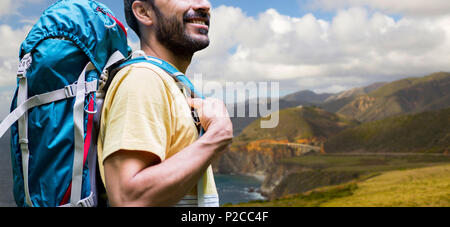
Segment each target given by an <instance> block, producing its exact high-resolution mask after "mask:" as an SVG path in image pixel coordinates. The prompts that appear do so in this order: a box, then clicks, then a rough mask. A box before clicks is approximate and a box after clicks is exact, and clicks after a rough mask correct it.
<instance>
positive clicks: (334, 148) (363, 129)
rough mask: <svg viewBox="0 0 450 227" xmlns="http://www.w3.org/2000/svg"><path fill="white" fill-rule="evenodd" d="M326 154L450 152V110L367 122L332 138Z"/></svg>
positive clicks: (326, 146) (328, 142)
mask: <svg viewBox="0 0 450 227" xmlns="http://www.w3.org/2000/svg"><path fill="white" fill-rule="evenodd" d="M325 150H326V151H327V153H330V152H332V153H342V152H397V153H410V152H414V153H422V152H424V153H443V152H445V151H447V152H448V151H450V108H448V109H443V110H438V111H428V112H423V113H420V114H415V115H401V116H395V117H390V118H386V119H383V120H379V121H373V122H367V123H364V124H362V125H359V126H356V127H354V128H349V129H346V130H344V131H342V132H340V133H338V134H337V135H335V136H332V137H330V138H329V139H328V141H327V142H326V143H325Z"/></svg>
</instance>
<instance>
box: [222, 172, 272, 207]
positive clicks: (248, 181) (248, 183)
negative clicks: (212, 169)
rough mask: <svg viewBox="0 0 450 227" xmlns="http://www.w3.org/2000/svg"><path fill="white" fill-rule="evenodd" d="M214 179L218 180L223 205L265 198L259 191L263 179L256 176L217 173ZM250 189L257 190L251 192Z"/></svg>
mask: <svg viewBox="0 0 450 227" xmlns="http://www.w3.org/2000/svg"><path fill="white" fill-rule="evenodd" d="M214 180H215V181H216V186H217V191H218V193H219V200H220V205H221V206H222V205H224V204H226V203H232V204H237V203H243V202H249V201H252V200H263V199H265V198H264V197H263V196H262V195H261V194H260V193H258V192H257V190H258V189H259V188H260V187H261V184H262V181H260V180H259V179H257V178H255V177H251V176H242V175H221V174H216V175H215V176H214ZM250 189H254V190H255V191H254V192H250V191H249V190H250Z"/></svg>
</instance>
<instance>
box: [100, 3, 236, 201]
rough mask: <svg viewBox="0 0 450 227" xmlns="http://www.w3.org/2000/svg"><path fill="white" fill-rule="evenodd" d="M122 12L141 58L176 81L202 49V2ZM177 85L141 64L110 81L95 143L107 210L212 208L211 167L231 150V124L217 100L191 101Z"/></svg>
mask: <svg viewBox="0 0 450 227" xmlns="http://www.w3.org/2000/svg"><path fill="white" fill-rule="evenodd" d="M124 7H125V16H126V19H127V23H128V25H129V26H130V27H131V28H132V29H133V30H134V31H135V32H136V33H137V34H138V36H139V38H140V41H141V48H142V50H143V51H144V52H145V55H146V56H145V58H147V59H150V58H151V59H153V61H156V62H159V63H161V64H164V65H167V67H169V68H172V69H174V70H175V71H177V70H178V72H176V73H175V74H184V73H185V72H186V70H187V68H188V66H189V64H190V63H191V59H192V57H193V54H194V53H195V52H197V51H199V50H202V49H204V48H206V47H207V46H208V45H209V37H208V31H209V22H210V20H209V19H210V8H211V6H210V3H209V2H208V1H207V0H124ZM177 82H178V83H177ZM179 84H180V82H179V81H176V80H174V77H173V75H169V74H168V73H167V70H163V69H162V68H161V67H157V66H155V65H153V64H149V63H146V62H140V63H139V62H138V63H135V64H130V65H128V66H126V67H124V68H122V69H120V71H119V72H117V74H116V75H115V77H114V79H113V80H112V82H111V84H110V86H109V88H108V92H107V95H106V97H105V100H104V105H103V111H102V116H101V119H102V120H101V125H100V133H99V137H98V159H99V166H100V173H101V176H102V180H103V182H104V185H105V187H106V191H107V194H108V200H109V204H110V205H111V206H173V205H176V206H218V204H219V202H218V194H217V190H216V186H215V182H214V177H213V173H212V168H211V166H210V165H211V163H212V162H213V161H214V160H215V159H216V158H217V157H218V156H220V155H221V153H223V151H224V150H225V148H226V147H227V146H228V145H229V144H230V143H231V141H232V137H233V129H232V124H231V121H230V119H229V116H228V113H227V110H226V107H225V105H224V104H223V102H222V101H220V100H216V99H200V98H192V97H193V96H192V94H191V96H190V95H189V94H188V92H187V91H186V89H180V87H179V86H178V85H179ZM192 88H193V87H191V89H192ZM191 93H193V91H192V90H191ZM193 109H195V110H196V112H197V113H198V114H199V119H198V121H199V122H197V123H199V125H200V127H197V125H196V123H195V122H194V120H193V116H192V113H194V112H192V110H193ZM199 128H200V129H201V130H199Z"/></svg>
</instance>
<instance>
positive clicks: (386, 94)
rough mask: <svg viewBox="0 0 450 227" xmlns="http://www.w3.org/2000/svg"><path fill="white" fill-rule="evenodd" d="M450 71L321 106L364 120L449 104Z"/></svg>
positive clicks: (404, 80) (443, 106)
mask: <svg viewBox="0 0 450 227" xmlns="http://www.w3.org/2000/svg"><path fill="white" fill-rule="evenodd" d="M449 101H450V73H446V72H440V73H434V74H431V75H429V76H426V77H421V78H407V79H403V80H398V81H395V82H392V83H387V84H384V85H382V86H380V87H378V88H377V89H375V90H372V91H370V92H368V93H365V92H359V93H357V94H356V95H351V96H344V97H341V98H335V99H331V100H328V102H326V103H324V104H323V105H322V106H323V107H324V108H325V109H327V110H330V111H335V112H336V113H339V114H342V115H344V116H347V117H350V118H353V119H356V120H358V121H362V122H368V121H374V120H380V119H383V118H386V117H390V116H396V115H401V114H413V113H420V112H424V111H428V110H438V109H443V108H447V107H450V102H449Z"/></svg>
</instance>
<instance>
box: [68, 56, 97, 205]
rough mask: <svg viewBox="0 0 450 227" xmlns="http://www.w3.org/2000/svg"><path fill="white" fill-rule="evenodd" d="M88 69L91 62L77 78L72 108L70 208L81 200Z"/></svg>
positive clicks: (90, 67)
mask: <svg viewBox="0 0 450 227" xmlns="http://www.w3.org/2000/svg"><path fill="white" fill-rule="evenodd" d="M90 69H95V68H94V65H93V64H92V63H91V62H89V63H88V64H87V65H86V67H85V68H84V69H83V72H81V74H80V76H79V77H78V81H77V91H76V95H75V104H74V106H73V123H74V136H75V138H74V142H75V152H74V155H73V167H72V183H71V185H72V188H71V194H70V204H71V205H72V206H77V204H78V202H79V201H80V200H81V190H82V188H81V187H82V184H83V166H84V101H85V95H86V87H85V86H84V84H85V83H86V82H85V81H86V72H87V71H89V70H90Z"/></svg>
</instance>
